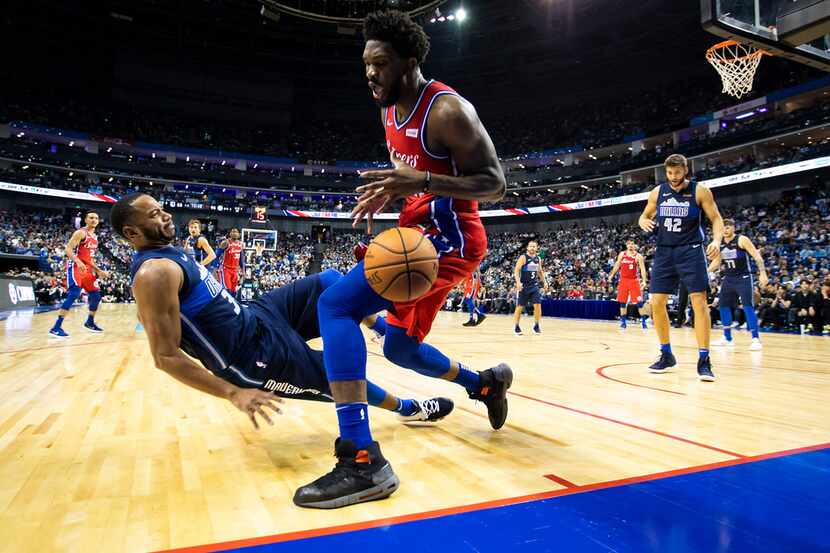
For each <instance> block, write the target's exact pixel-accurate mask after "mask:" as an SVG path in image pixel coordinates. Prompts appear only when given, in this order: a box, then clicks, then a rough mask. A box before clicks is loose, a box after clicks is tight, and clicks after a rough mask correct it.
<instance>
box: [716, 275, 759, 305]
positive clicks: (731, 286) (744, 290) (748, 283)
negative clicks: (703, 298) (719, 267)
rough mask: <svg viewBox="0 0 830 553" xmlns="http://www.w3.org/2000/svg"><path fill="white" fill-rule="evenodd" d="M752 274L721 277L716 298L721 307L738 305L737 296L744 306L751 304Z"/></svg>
mask: <svg viewBox="0 0 830 553" xmlns="http://www.w3.org/2000/svg"><path fill="white" fill-rule="evenodd" d="M752 288H753V283H752V275H744V276H727V277H724V278H723V282H722V283H721V286H720V295H719V296H718V299H719V301H720V306H721V307H732V308H735V307H738V298H740V300H741V305H743V306H744V307H751V306H752V292H753V290H752Z"/></svg>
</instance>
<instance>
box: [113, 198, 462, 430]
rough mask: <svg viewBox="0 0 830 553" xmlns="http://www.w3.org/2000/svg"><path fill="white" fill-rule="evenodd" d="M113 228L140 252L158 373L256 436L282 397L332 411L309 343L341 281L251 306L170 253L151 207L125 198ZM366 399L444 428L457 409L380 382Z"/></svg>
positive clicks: (322, 277) (304, 282) (135, 278)
mask: <svg viewBox="0 0 830 553" xmlns="http://www.w3.org/2000/svg"><path fill="white" fill-rule="evenodd" d="M110 220H111V222H112V227H113V229H114V230H115V231H116V232H117V233H118V234H120V235H121V236H123V237H124V238H126V239H127V241H128V242H129V243H130V245H131V246H132V247H133V248H134V249H135V250H136V253H135V255H134V256H133V263H132V266H131V268H130V274H131V277H132V287H133V295H134V296H135V300H136V304H137V305H138V314H139V319H140V321H141V323H142V324H143V325H144V329H145V331H146V332H147V339H148V340H149V342H150V350H151V352H152V354H153V359H154V360H155V363H156V366H157V367H158V368H159V369H161V370H163V371H165V372H166V373H168V374H170V375H171V376H172V377H173V378H176V379H177V380H179V381H181V382H183V383H184V384H186V385H188V386H190V387H192V388H195V389H197V390H200V391H202V392H206V393H208V394H211V395H214V396H216V397H220V398H225V399H227V400H229V401H230V402H231V403H233V405H234V406H236V407H237V408H238V409H239V410H240V411H242V412H243V413H245V414H246V415H248V417H249V418H250V419H251V422H252V423H253V424H254V426H257V427H258V423H257V418H256V417H257V415H258V416H260V417H262V418H263V419H265V420H266V421H267V422H268V423H269V424H271V419H270V417H269V415H268V412H267V410H268V409H270V410H272V411H274V412H277V413H278V412H279V407H278V406H277V404H276V402H277V397H276V396H281V397H287V398H295V399H308V400H315V401H332V394H331V389H330V387H329V383H328V380H327V379H326V370H325V368H324V367H323V352H321V351H317V350H314V349H311V348H310V347H309V346H308V344H307V343H306V341H307V340H311V339H314V338H319V337H320V330H319V326H318V320H317V299H318V298H319V296H320V294H322V293H323V291H324V290H325V289H326V288H328V287H330V286H331V285H332V284H334V283H335V282H337V281H338V280H339V279H340V278H341V275H340V273H338V272H337V271H333V270H329V271H324V272H323V273H320V274H317V275H313V276H311V277H306V278H303V279H300V280H298V281H295V282H294V283H292V284H289V285H287V286H283V287H282V288H278V289H276V290H272V291H270V292H268V293H266V294H264V295H263V296H262V297H261V298H259V299H258V300H256V301H254V302H252V303H250V304H249V305H245V306H243V305H240V304H239V303H237V301H236V300H235V299H234V297H233V296H231V295H230V294H229V293H228V291H227V290H226V289H224V288H222V286H221V285H220V284H219V283H218V282H217V281H216V279H215V278H214V277H213V275H212V274H211V273H210V272H209V271H208V270H207V268H206V267H205V266H204V265H202V264H200V263H197V262H196V260H195V259H194V258H193V257H191V256H189V255H186V254H185V253H184V252H182V251H181V250H180V249H178V248H174V247H172V246H171V245H170V244H171V243H172V242H173V240H174V239H175V235H176V228H175V226H174V225H173V220H172V217H171V216H170V214H169V213H166V212H165V211H164V210H163V209H162V207H161V206H160V205H159V204H158V202H156V200H155V199H153V198H152V197H150V196H148V195H146V194H129V195H127V196H124V197H123V198H121V199H120V200H118V202H116V204H115V206H114V207H113V208H112V211H111V213H110ZM185 353H187V354H188V355H189V356H190V357H188V355H185ZM191 357H193V358H196V359H198V360H199V361H200V362H201V363H202V364H203V365H204V367H205V368H202V366H200V365H199V364H198V363H196V362H194V361H193V360H192V359H191ZM205 369H207V370H205ZM275 394H276V396H275ZM367 396H368V402H369V404H371V405H374V406H376V407H381V408H383V409H387V410H389V411H395V412H397V413H398V415H400V417H401V418H402V419H403V420H404V421H413V420H419V421H434V420H438V419H440V418H442V417H444V416H446V415H447V414H448V413H449V412H450V411H452V407H453V405H452V401H450V400H448V399H444V398H435V399H432V400H426V401H418V400H408V399H399V398H396V397H394V396H392V395H390V394H388V393H386V392H385V391H384V390H382V389H381V388H380V387H378V386H376V385H374V384H372V383H371V382H370V383H368V385H367Z"/></svg>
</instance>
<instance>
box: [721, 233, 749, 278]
mask: <svg viewBox="0 0 830 553" xmlns="http://www.w3.org/2000/svg"><path fill="white" fill-rule="evenodd" d="M739 239H740V236H735V238H734V239H733V240H732V241H731V242H726V241H724V242H721V245H720V259H721V267H720V270H721V274H722V275H723V276H729V277H742V276H746V275H748V274H749V254H748V253H746V250H745V249H743V248H741V247H740V246H739V245H738V240H739Z"/></svg>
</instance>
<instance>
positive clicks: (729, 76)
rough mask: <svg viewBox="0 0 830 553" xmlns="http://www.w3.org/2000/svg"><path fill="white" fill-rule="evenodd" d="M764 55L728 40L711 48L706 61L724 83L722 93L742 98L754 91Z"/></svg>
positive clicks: (760, 51)
mask: <svg viewBox="0 0 830 553" xmlns="http://www.w3.org/2000/svg"><path fill="white" fill-rule="evenodd" d="M764 54H766V52H764V51H763V50H758V49H757V48H755V47H753V46H749V45H745V44H740V43H738V42H735V41H734V40H727V41H725V42H721V43H719V44H715V45H714V46H712V47H711V48H709V49H708V50H707V51H706V59H707V60H708V61H709V63H710V64H712V67H714V68H715V71H717V72H718V74H719V75H720V78H721V80H722V81H723V91H722V92H723V93H724V94H729V95H731V96H734V97H735V98H740V97H741V96H743V95H744V94H749V92H750V91H751V90H752V80H753V79H754V78H755V70H756V69H758V64H759V63H760V62H761V57H762V56H763V55H764Z"/></svg>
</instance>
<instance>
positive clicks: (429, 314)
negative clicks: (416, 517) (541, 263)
mask: <svg viewBox="0 0 830 553" xmlns="http://www.w3.org/2000/svg"><path fill="white" fill-rule="evenodd" d="M363 33H364V37H365V39H366V45H365V48H364V50H363V63H364V66H365V71H366V73H365V74H366V78H367V80H368V84H369V88H370V89H371V91H372V97H373V98H374V100H375V102H376V103H377V105H378V106H379V107H380V108H381V109H380V118H381V124H382V125H383V128H384V129H385V131H386V144H387V148H388V149H389V154H390V159H391V160H392V162H393V164H394V165H395V168H394V169H390V170H382V171H367V172H365V173H363V176H364V177H365V178H368V179H374V182H371V183H370V184H367V185H364V186H361V187H359V188H358V192H360V193H361V196H360V197H359V198H358V203H357V205H356V206H355V208H354V210H353V211H352V217H353V219H354V225H357V224H358V223H359V222H360V221H361V220H362V219H363V218H365V217H367V218H368V223H369V224H371V219H372V216H373V215H374V214H375V213H377V212H380V211H382V210H383V209H384V208H386V206H388V205H389V204H391V203H392V202H394V201H396V200H398V199H403V200H404V205H403V208H402V210H401V213H400V217H399V220H398V224H399V225H400V226H401V227H421V226H422V227H424V228H425V229H426V230H425V234H426V235H427V236H428V237H429V239H430V240H431V241H432V243H433V245H434V246H435V248H436V250H437V251H438V253H439V256H440V257H439V269H438V276H437V279H436V280H435V282H434V283H433V286H432V288H431V289H430V290H429V291H428V292H427V293H426V294H424V295H423V296H421V297H419V298H418V299H416V300H414V301H410V302H403V303H392V302H390V301H388V300H386V299H384V298H382V297H381V296H380V295H378V294H376V293H375V292H374V290H372V288H371V287H370V286H369V284H368V283H367V282H366V278H365V276H364V272H363V263H362V262H361V263H358V265H357V266H356V267H355V268H354V269H352V270H351V271H350V272H349V274H347V275H346V276H345V277H344V278H342V279H341V280H340V281H338V282H337V283H335V284H333V285H332V286H331V287H330V288H329V289H327V290H326V291H325V292H324V293H323V294H322V296H320V301H319V302H318V313H319V317H320V330H321V333H322V335H323V340H324V343H325V349H324V352H325V365H326V371H327V373H328V376H329V381H330V382H331V389H332V393H333V394H334V400H335V402H336V404H337V420H338V423H339V427H340V438H339V439H338V440H337V441H336V442H335V455H336V456H337V459H338V462H337V465H336V466H335V468H334V470H333V471H332V472H330V473H329V474H326V475H324V476H322V477H321V478H319V479H317V480H315V481H314V482H312V483H310V484H308V485H305V486H302V487H300V488H299V489H298V490H297V492H296V493H295V495H294V502H295V503H296V504H297V505H300V506H303V507H319V508H334V507H342V506H344V505H349V504H352V503H359V502H363V501H371V500H374V499H382V498H384V497H387V496H389V495H390V494H391V493H392V492H393V491H394V490H395V489H396V487H397V486H391V485H390V483H391V482H392V481H393V478H394V480H395V481H396V480H397V477H394V473H393V472H392V468H391V465H390V464H389V463H388V462H387V461H386V459H385V458H384V457H383V455H382V454H381V451H380V447H379V445H378V443H377V442H375V441H374V440H373V439H372V434H371V431H370V429H369V417H368V412H367V410H366V345H365V343H364V340H363V337H362V335H361V332H360V327H359V326H358V325H359V323H360V320H361V319H362V318H364V317H365V316H366V315H368V314H371V313H376V312H378V311H381V310H384V309H387V310H388V311H389V317H388V318H387V331H386V338H385V340H384V347H383V352H384V355H385V356H386V358H387V359H389V360H390V361H392V362H393V363H395V364H397V365H399V366H402V367H405V368H409V369H412V370H415V371H417V372H418V373H420V374H423V375H426V376H430V377H433V378H442V379H445V380H449V381H452V382H455V383H456V384H458V385H460V386H463V387H464V388H465V389H466V390H467V392H468V395H469V396H470V397H471V398H472V399H477V400H481V401H483V402H484V404H485V405H486V406H487V410H488V415H489V418H490V424H491V426H492V427H493V428H500V427H501V426H502V425H503V424H504V422H505V419H506V418H507V388H509V387H510V385H511V384H512V382H513V373H512V371H511V370H510V367H508V366H507V365H504V364H501V365H498V366H497V367H494V368H492V369H488V370H485V371H482V372H476V371H472V370H470V369H468V368H467V367H465V366H464V365H462V364H461V363H458V362H457V361H453V360H451V359H449V358H448V357H447V356H445V355H444V354H443V353H441V352H440V351H438V350H437V349H435V348H434V347H432V346H430V345H428V344H425V343H423V340H424V338H425V337H426V335H427V334H428V333H429V331H430V328H431V327H432V322H433V320H434V319H435V316H436V315H437V313H438V311H439V310H440V309H441V306H442V305H443V304H444V301H445V300H446V298H447V295H448V294H449V292H450V291H451V290H452V289H453V288H454V287H455V286H456V285H457V284H459V283H460V282H462V281H463V280H464V279H465V278H467V276H468V275H469V274H470V273H471V272H473V271H474V270H475V269H476V268H477V267H478V266H479V264H480V263H481V260H482V258H483V257H484V254H485V251H486V249H487V236H486V234H485V231H484V226H483V225H482V224H481V220H480V219H479V215H478V200H493V201H495V200H498V199H499V198H501V197H503V196H504V190H505V187H506V185H505V179H504V173H503V171H502V169H501V165H500V164H499V160H498V156H497V155H496V150H495V148H494V147H493V143H492V141H491V140H490V137H489V135H488V134H487V131H486V130H485V129H484V126H483V125H482V124H481V121H480V120H479V118H478V115H477V114H476V111H475V108H474V107H473V106H472V104H470V103H469V102H467V101H466V100H464V99H463V98H461V97H460V96H459V95H458V93H456V92H455V91H454V90H453V89H452V88H450V87H449V86H447V85H445V84H442V83H439V82H437V81H434V80H427V79H425V78H424V76H423V75H422V74H421V68H420V66H421V64H422V63H423V61H424V59H425V58H426V55H427V52H428V50H429V38H428V37H427V35H426V33H424V30H423V29H422V28H421V26H420V25H418V24H416V23H414V22H413V21H412V20H411V19H410V18H409V16H408V15H406V14H404V13H402V12H400V11H396V10H389V11H383V12H375V13H372V14H370V15H369V16H367V17H366V20H365V21H364V25H363Z"/></svg>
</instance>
